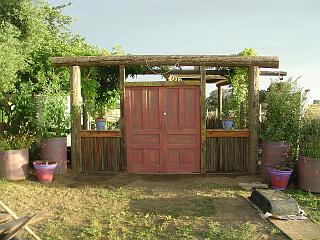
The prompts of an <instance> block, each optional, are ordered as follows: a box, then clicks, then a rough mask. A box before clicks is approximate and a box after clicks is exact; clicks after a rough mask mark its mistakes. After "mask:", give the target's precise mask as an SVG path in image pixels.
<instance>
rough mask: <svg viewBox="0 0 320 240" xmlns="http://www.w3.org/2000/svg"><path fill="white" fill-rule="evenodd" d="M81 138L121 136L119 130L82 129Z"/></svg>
mask: <svg viewBox="0 0 320 240" xmlns="http://www.w3.org/2000/svg"><path fill="white" fill-rule="evenodd" d="M80 137H81V138H112V137H118V138H120V137H121V132H120V131H116V130H115V131H95V130H82V131H80Z"/></svg>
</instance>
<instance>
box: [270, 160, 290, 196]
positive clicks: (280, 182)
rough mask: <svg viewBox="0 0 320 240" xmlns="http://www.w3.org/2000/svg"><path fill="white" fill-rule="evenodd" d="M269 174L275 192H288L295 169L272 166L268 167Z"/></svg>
mask: <svg viewBox="0 0 320 240" xmlns="http://www.w3.org/2000/svg"><path fill="white" fill-rule="evenodd" d="M268 172H269V175H270V179H271V187H272V188H273V189H275V190H286V188H287V185H288V181H289V179H290V176H291V174H292V172H293V169H292V168H289V167H283V166H272V167H268Z"/></svg>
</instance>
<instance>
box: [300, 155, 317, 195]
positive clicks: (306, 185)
mask: <svg viewBox="0 0 320 240" xmlns="http://www.w3.org/2000/svg"><path fill="white" fill-rule="evenodd" d="M298 171H299V188H300V189H302V190H305V191H310V192H314V193H320V159H315V158H309V157H303V156H300V157H299V167H298Z"/></svg>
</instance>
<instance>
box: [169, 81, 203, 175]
mask: <svg viewBox="0 0 320 240" xmlns="http://www.w3.org/2000/svg"><path fill="white" fill-rule="evenodd" d="M164 95H165V96H164V108H165V109H164V114H165V121H164V122H165V126H164V129H165V134H166V138H165V141H166V142H165V146H166V151H167V152H166V159H165V162H164V168H165V171H166V172H170V173H192V172H199V171H200V103H199V98H200V96H199V95H200V88H199V87H197V86H193V87H177V88H174V87H168V88H166V89H165V94H164Z"/></svg>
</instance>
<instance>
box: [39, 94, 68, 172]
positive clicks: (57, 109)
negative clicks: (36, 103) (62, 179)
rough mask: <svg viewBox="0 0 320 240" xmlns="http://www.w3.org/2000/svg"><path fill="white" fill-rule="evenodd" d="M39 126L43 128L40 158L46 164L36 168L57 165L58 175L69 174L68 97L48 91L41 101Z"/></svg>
mask: <svg viewBox="0 0 320 240" xmlns="http://www.w3.org/2000/svg"><path fill="white" fill-rule="evenodd" d="M40 109H41V110H40V113H39V124H40V126H41V127H42V128H41V133H42V139H41V144H40V152H41V153H40V156H41V159H42V161H45V164H39V162H37V163H36V164H34V166H39V165H46V166H45V167H43V168H50V169H51V168H52V166H54V165H52V166H48V165H50V164H47V163H51V162H54V163H57V166H56V167H57V169H56V173H57V174H65V173H66V172H67V133H68V132H69V128H70V127H69V125H70V115H69V113H68V112H67V95H66V94H65V93H62V92H59V91H52V89H49V90H47V91H46V92H45V93H44V94H43V95H42V97H41V100H40Z"/></svg>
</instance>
